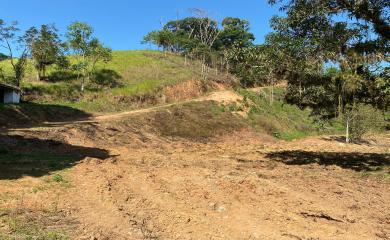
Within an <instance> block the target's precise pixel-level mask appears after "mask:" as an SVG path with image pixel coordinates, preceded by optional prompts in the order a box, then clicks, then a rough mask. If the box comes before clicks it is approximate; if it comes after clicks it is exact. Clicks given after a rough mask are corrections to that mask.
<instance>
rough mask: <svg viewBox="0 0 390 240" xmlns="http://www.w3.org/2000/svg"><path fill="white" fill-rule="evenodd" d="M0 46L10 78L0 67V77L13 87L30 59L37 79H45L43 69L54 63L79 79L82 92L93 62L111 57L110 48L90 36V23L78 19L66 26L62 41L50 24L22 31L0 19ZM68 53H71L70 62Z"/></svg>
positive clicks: (91, 30)
mask: <svg viewBox="0 0 390 240" xmlns="http://www.w3.org/2000/svg"><path fill="white" fill-rule="evenodd" d="M0 47H1V48H2V50H3V51H4V53H2V54H1V55H0V60H8V61H9V62H10V64H11V66H12V70H13V76H11V77H10V76H6V74H5V73H4V70H3V69H1V68H0V80H2V81H4V82H11V83H13V84H15V85H17V86H20V85H21V81H22V79H23V77H24V75H25V71H26V67H27V63H28V61H29V60H31V62H32V64H33V66H34V68H35V69H36V72H37V78H38V79H39V80H46V79H47V77H48V76H47V68H48V67H50V66H54V67H55V68H56V70H58V71H60V72H61V71H67V70H69V71H71V72H72V73H73V74H74V75H75V78H77V80H81V83H80V85H81V91H84V86H85V82H86V81H87V80H90V79H91V78H92V76H93V75H94V74H95V71H96V64H97V63H98V62H101V61H103V62H107V61H110V60H111V58H112V51H111V49H110V48H108V47H105V46H104V45H103V44H102V43H101V42H100V41H99V39H97V38H96V37H94V36H93V28H92V27H91V26H89V25H88V24H86V23H82V22H74V23H72V24H71V25H69V26H68V28H67V32H66V33H65V40H63V39H62V38H61V36H60V34H59V33H58V30H57V29H56V27H55V26H54V25H49V24H45V25H42V26H40V27H39V28H37V27H31V28H29V29H28V30H26V31H25V32H22V31H21V30H20V29H19V28H18V23H17V22H12V23H9V24H7V23H6V22H4V21H3V20H1V19H0ZM15 51H17V52H18V56H15V54H16V53H15ZM68 55H72V61H70V58H69V57H68Z"/></svg>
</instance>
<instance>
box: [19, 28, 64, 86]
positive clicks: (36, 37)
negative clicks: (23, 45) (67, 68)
mask: <svg viewBox="0 0 390 240" xmlns="http://www.w3.org/2000/svg"><path fill="white" fill-rule="evenodd" d="M25 38H26V42H27V45H28V47H29V51H30V54H31V56H32V58H33V61H34V66H35V68H36V69H37V71H38V74H39V78H40V79H44V78H45V77H46V68H47V66H50V65H53V64H55V63H59V66H61V67H63V66H64V65H65V63H64V60H65V59H66V58H64V48H65V44H64V43H62V42H61V40H60V39H59V35H58V34H57V29H56V28H55V27H54V26H50V25H42V26H41V28H40V29H39V30H38V29H36V28H35V27H32V28H30V29H28V30H27V32H26V34H25Z"/></svg>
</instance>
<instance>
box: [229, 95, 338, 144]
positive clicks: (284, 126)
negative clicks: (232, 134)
mask: <svg viewBox="0 0 390 240" xmlns="http://www.w3.org/2000/svg"><path fill="white" fill-rule="evenodd" d="M284 91H285V90H284V89H283V88H275V101H274V103H273V104H272V105H271V104H270V101H269V97H268V96H269V95H268V94H269V91H268V90H264V92H263V94H259V93H254V92H251V91H248V90H245V89H239V90H238V93H239V94H241V95H242V96H243V97H244V101H243V103H241V104H242V105H244V107H247V108H249V113H248V121H249V122H250V124H251V125H252V126H253V127H254V128H255V129H256V130H257V131H260V132H265V133H267V134H270V135H273V136H275V137H277V138H280V139H284V140H293V139H298V138H304V137H307V136H310V135H317V134H320V133H322V132H325V131H328V133H333V132H337V128H339V125H338V124H337V123H335V122H324V123H322V125H321V126H320V124H319V123H318V121H317V119H315V118H313V117H311V111H310V110H309V109H306V110H302V109H300V108H298V107H297V106H295V105H290V104H287V103H285V102H284V101H283V96H284ZM266 96H267V97H266ZM235 108H237V106H236V107H235ZM241 108H242V107H241Z"/></svg>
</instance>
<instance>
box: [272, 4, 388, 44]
mask: <svg viewBox="0 0 390 240" xmlns="http://www.w3.org/2000/svg"><path fill="white" fill-rule="evenodd" d="M268 2H269V3H270V4H275V3H277V2H280V3H284V4H283V6H282V8H281V10H283V11H286V12H288V13H289V15H294V17H295V18H296V20H298V21H299V20H302V19H303V18H304V17H305V15H306V14H304V11H305V10H307V9H308V8H307V7H309V8H311V9H313V10H316V11H317V15H320V14H321V15H323V16H324V17H327V18H331V17H332V16H335V15H341V14H343V13H346V14H348V15H349V18H350V20H352V19H353V18H354V19H356V21H357V22H358V21H360V20H364V21H366V22H369V23H370V24H371V25H372V26H373V29H374V31H375V33H377V34H378V35H379V36H380V37H381V38H383V39H385V40H387V41H388V40H390V23H389V21H390V19H389V16H388V14H389V10H390V3H389V1H387V0H376V1H371V0H325V1H317V0H306V1H301V0H269V1H268ZM302 13H303V14H302Z"/></svg>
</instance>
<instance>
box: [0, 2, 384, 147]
mask: <svg viewBox="0 0 390 240" xmlns="http://www.w3.org/2000/svg"><path fill="white" fill-rule="evenodd" d="M268 2H269V3H270V4H280V5H281V8H280V10H281V11H282V12H284V16H283V17H278V16H276V17H274V18H273V19H272V20H271V27H272V28H273V31H272V32H271V33H269V34H268V36H267V37H266V41H265V42H264V43H263V44H260V45H255V44H254V40H255V38H254V35H253V34H252V33H251V32H250V23H249V22H248V21H246V20H244V19H239V18H235V17H226V18H224V19H223V21H222V22H221V23H219V22H218V21H217V20H215V19H213V18H212V17H211V16H210V15H209V14H208V13H207V12H206V11H203V10H200V9H194V10H192V16H190V17H186V18H183V19H176V20H173V21H169V22H167V23H166V24H165V25H164V26H162V28H161V29H160V30H157V31H152V32H150V33H149V34H147V35H146V36H145V37H144V41H143V42H144V43H151V44H155V45H157V46H158V47H161V48H162V49H163V51H164V53H159V52H147V51H144V52H112V51H111V49H110V48H108V47H105V46H104V45H103V44H102V43H101V42H100V41H99V40H98V39H97V38H96V37H94V36H93V28H92V27H91V26H89V25H88V24H86V23H82V22H74V23H72V24H71V25H70V26H69V27H68V29H67V32H66V34H65V35H66V39H65V40H62V39H60V37H59V34H58V32H57V30H56V28H55V27H54V26H52V25H42V26H41V28H40V29H36V28H35V27H33V28H30V29H29V30H27V31H26V33H25V34H24V35H20V34H19V32H20V31H19V29H18V28H17V23H11V24H6V23H4V21H0V42H1V43H2V47H3V49H5V50H7V52H6V54H3V55H2V59H3V61H2V62H1V64H0V77H1V78H2V79H3V81H11V82H14V83H15V84H16V85H18V86H22V87H23V89H24V90H25V92H26V98H25V99H26V100H29V101H36V102H41V103H42V102H43V103H56V104H61V105H66V106H70V107H75V108H78V109H82V110H86V111H92V112H97V111H105V112H107V111H120V110H124V109H129V108H130V109H131V108H133V107H135V106H139V105H140V104H141V105H142V104H144V103H152V104H158V103H160V102H164V101H163V100H161V99H164V96H162V91H163V89H164V87H166V86H169V85H172V84H176V83H178V82H182V81H187V80H197V81H200V82H201V84H202V88H203V89H207V87H208V86H210V85H212V84H211V83H210V82H211V81H213V80H215V79H218V80H217V81H223V80H220V79H221V78H224V77H225V76H224V75H221V74H219V73H223V72H225V73H230V74H233V75H235V76H237V77H238V78H239V79H240V83H241V87H244V88H248V87H253V86H265V85H266V86H270V93H269V94H268V95H267V96H268V98H267V100H268V104H269V105H270V108H271V109H273V108H277V107H278V104H279V102H280V99H278V98H279V97H278V96H275V94H277V93H275V92H274V91H278V90H274V89H275V85H276V84H277V83H278V82H280V81H285V82H287V90H286V92H285V93H284V100H285V102H287V103H290V104H294V105H296V106H297V107H299V108H300V109H301V110H304V111H309V112H310V114H311V116H313V117H315V118H316V119H321V121H322V122H344V125H345V130H346V141H347V142H349V141H351V140H359V139H360V138H361V137H362V136H363V133H365V132H369V131H370V130H375V129H377V128H376V127H373V126H384V125H385V122H384V121H385V120H384V117H379V115H381V114H382V116H384V115H386V114H387V115H388V108H389V105H390V94H389V93H390V76H389V67H388V60H389V59H388V53H389V48H390V46H389V35H388V33H387V32H388V30H389V22H388V19H387V17H386V16H387V15H386V14H387V12H388V10H389V6H388V4H386V3H385V1H358V2H355V1H352V2H351V1H333V0H329V1H314V0H313V1H295V0H270V1H268ZM12 44H16V45H17V46H19V47H21V48H22V49H24V50H23V51H22V53H21V55H20V56H19V57H18V58H15V56H14V52H13V50H14V48H15V46H16V45H15V46H11V45H12ZM167 52H169V53H167ZM189 59H190V60H189ZM33 68H35V70H34V69H33ZM35 73H37V75H38V78H39V79H40V80H45V81H35V82H34V81H31V80H32V79H34V77H33V76H34V74H35ZM213 74H214V76H213ZM23 76H26V77H25V79H29V80H30V81H26V82H24V83H22V82H21V81H22V79H24V78H23ZM80 80H81V81H80ZM246 97H248V98H253V97H252V96H246ZM275 98H276V99H275ZM263 100H264V99H263ZM263 100H261V102H263ZM251 101H252V102H256V101H257V102H259V99H257V100H256V99H252V100H251ZM274 104H276V106H272V105H274ZM280 104H281V103H280ZM369 108H370V110H368V109H369ZM252 112H256V111H252ZM363 112H370V113H371V114H374V115H375V116H376V117H375V119H376V120H375V121H377V122H378V123H377V124H376V123H375V124H367V126H368V127H367V128H366V127H364V130H363V127H362V128H361V129H358V128H357V127H356V123H357V122H359V124H358V125H359V126H363V125H364V124H363V122H364V123H365V124H366V123H372V122H370V121H371V120H369V118H366V117H362V115H364V114H363ZM252 117H253V116H252ZM371 126H372V127H371Z"/></svg>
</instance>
